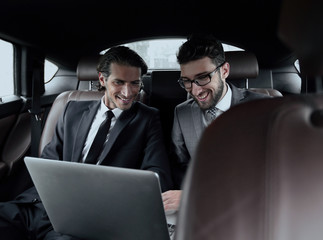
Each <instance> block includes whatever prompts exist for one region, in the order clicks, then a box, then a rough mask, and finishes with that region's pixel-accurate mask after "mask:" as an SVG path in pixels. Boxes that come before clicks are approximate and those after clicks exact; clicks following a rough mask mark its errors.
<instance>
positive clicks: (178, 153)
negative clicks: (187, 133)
mask: <svg viewBox="0 0 323 240" xmlns="http://www.w3.org/2000/svg"><path fill="white" fill-rule="evenodd" d="M170 158H171V169H172V176H173V180H174V187H175V189H180V188H181V185H182V182H183V179H184V176H185V174H186V170H187V167H188V162H189V161H190V154H189V152H188V150H187V148H186V145H185V142H184V137H183V133H182V130H181V127H180V122H179V118H178V109H177V108H175V112H174V123H173V130H172V143H171V148H170Z"/></svg>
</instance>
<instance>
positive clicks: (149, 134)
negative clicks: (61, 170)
mask: <svg viewBox="0 0 323 240" xmlns="http://www.w3.org/2000/svg"><path fill="white" fill-rule="evenodd" d="M97 70H98V76H99V82H100V86H101V87H100V89H101V90H104V93H105V94H104V96H103V98H102V99H101V100H100V101H70V102H69V103H67V105H66V107H65V109H64V111H63V114H62V116H61V117H60V118H59V120H58V122H57V126H56V129H55V133H54V136H53V139H52V140H51V142H50V143H49V144H48V145H46V146H45V148H44V150H43V153H42V155H41V157H43V158H47V159H55V160H64V161H72V162H80V163H84V164H87V163H92V164H99V165H107V166H114V167H125V168H133V169H143V170H150V171H154V172H156V173H157V174H158V175H159V179H160V184H161V188H162V191H166V190H168V189H171V188H172V180H171V173H170V168H169V162H168V157H167V152H166V150H165V147H164V141H163V136H162V130H161V125H160V118H159V112H158V110H157V109H154V108H151V107H148V106H146V105H144V104H142V103H140V102H137V101H136V98H137V96H138V94H139V92H140V90H141V87H142V81H141V76H142V75H143V74H145V73H146V72H147V65H146V63H145V62H144V61H143V59H142V58H141V57H140V56H139V55H137V53H135V52H134V51H132V50H130V49H129V48H127V47H114V48H111V49H110V50H109V51H107V52H106V53H105V54H104V55H103V56H102V57H101V59H100V62H99V64H98V67H97ZM103 128H105V130H104V129H103ZM102 132H103V133H104V134H101V133H102ZM97 139H100V140H97ZM115 197H116V198H118V196H115ZM107 204H108V201H107ZM106 214H109V213H106ZM93 221H95V219H93ZM97 224H100V223H99V222H98V223H97ZM0 236H1V238H2V239H10V240H15V239H44V240H49V239H61V240H62V239H66V240H67V239H75V238H72V237H70V236H67V235H61V234H59V233H57V232H55V231H54V230H53V227H52V226H51V224H50V221H49V219H48V216H47V214H46V212H45V210H44V207H43V205H42V203H41V200H40V198H39V196H38V193H37V191H36V189H35V188H34V187H32V188H31V189H29V190H27V191H25V192H24V193H22V194H21V195H19V196H18V197H17V198H16V199H15V200H13V201H11V202H6V203H0ZM106 237H107V239H109V237H110V236H106Z"/></svg>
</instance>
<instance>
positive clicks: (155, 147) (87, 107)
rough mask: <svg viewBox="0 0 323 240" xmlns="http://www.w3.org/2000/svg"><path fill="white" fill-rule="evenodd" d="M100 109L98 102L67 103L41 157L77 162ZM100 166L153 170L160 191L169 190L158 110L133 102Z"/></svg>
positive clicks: (117, 128) (124, 113)
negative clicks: (157, 179) (157, 178)
mask: <svg viewBox="0 0 323 240" xmlns="http://www.w3.org/2000/svg"><path fill="white" fill-rule="evenodd" d="M99 106H100V102H99V101H78V102H75V101H71V102H69V103H68V104H67V106H66V108H65V110H64V113H63V115H62V116H61V117H60V118H59V120H58V123H57V127H56V130H55V134H54V136H53V139H52V141H51V142H50V143H49V144H48V145H46V146H45V148H44V150H43V153H42V157H44V158H48V159H58V160H62V159H63V160H64V161H72V162H80V161H81V158H82V150H83V146H84V143H85V141H86V138H87V135H88V132H89V129H90V127H91V124H92V122H93V119H94V117H95V115H96V113H97V110H98V108H99ZM99 163H100V164H101V165H108V166H115V167H125V168H134V169H144V170H151V171H154V172H156V173H158V175H159V177H160V183H161V188H162V191H165V190H168V189H169V188H170V187H171V186H172V182H171V178H170V169H169V162H168V157H167V153H166V150H165V147H164V144H163V135H162V130H161V125H160V118H159V112H158V110H157V109H154V108H151V107H148V106H146V105H144V104H142V103H139V102H135V103H134V104H133V106H132V107H131V108H130V109H129V110H126V111H123V112H122V114H121V115H120V117H119V118H118V120H117V122H116V124H115V126H114V127H113V129H112V130H111V132H110V136H109V140H108V142H107V144H106V146H105V148H104V150H103V152H102V154H101V155H100V156H99Z"/></svg>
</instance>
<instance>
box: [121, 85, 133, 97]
mask: <svg viewBox="0 0 323 240" xmlns="http://www.w3.org/2000/svg"><path fill="white" fill-rule="evenodd" d="M121 94H122V95H123V96H125V97H126V98H128V97H130V96H131V95H132V88H131V86H130V85H129V84H125V85H124V86H123V87H122V90H121Z"/></svg>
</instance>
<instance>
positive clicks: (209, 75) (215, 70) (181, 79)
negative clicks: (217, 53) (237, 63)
mask: <svg viewBox="0 0 323 240" xmlns="http://www.w3.org/2000/svg"><path fill="white" fill-rule="evenodd" d="M225 63H226V61H224V62H223V63H221V64H220V65H219V66H217V67H216V68H215V69H214V70H213V71H212V72H209V73H206V74H203V75H201V76H205V77H209V81H208V82H207V83H205V84H203V85H201V84H200V83H199V82H198V80H197V79H198V78H199V77H201V76H198V77H196V78H195V79H193V80H190V79H188V78H187V80H185V81H187V82H190V83H191V86H190V87H188V88H186V87H185V85H184V82H183V78H182V77H181V78H179V79H178V80H177V82H178V84H179V85H180V86H181V87H182V88H184V89H191V88H192V85H193V83H195V84H196V85H197V86H200V87H203V86H205V85H207V84H209V83H210V82H211V80H212V77H213V76H214V74H215V73H216V72H217V71H218V70H219V69H220V68H221V67H222V66H223V65H224V64H225Z"/></svg>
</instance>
